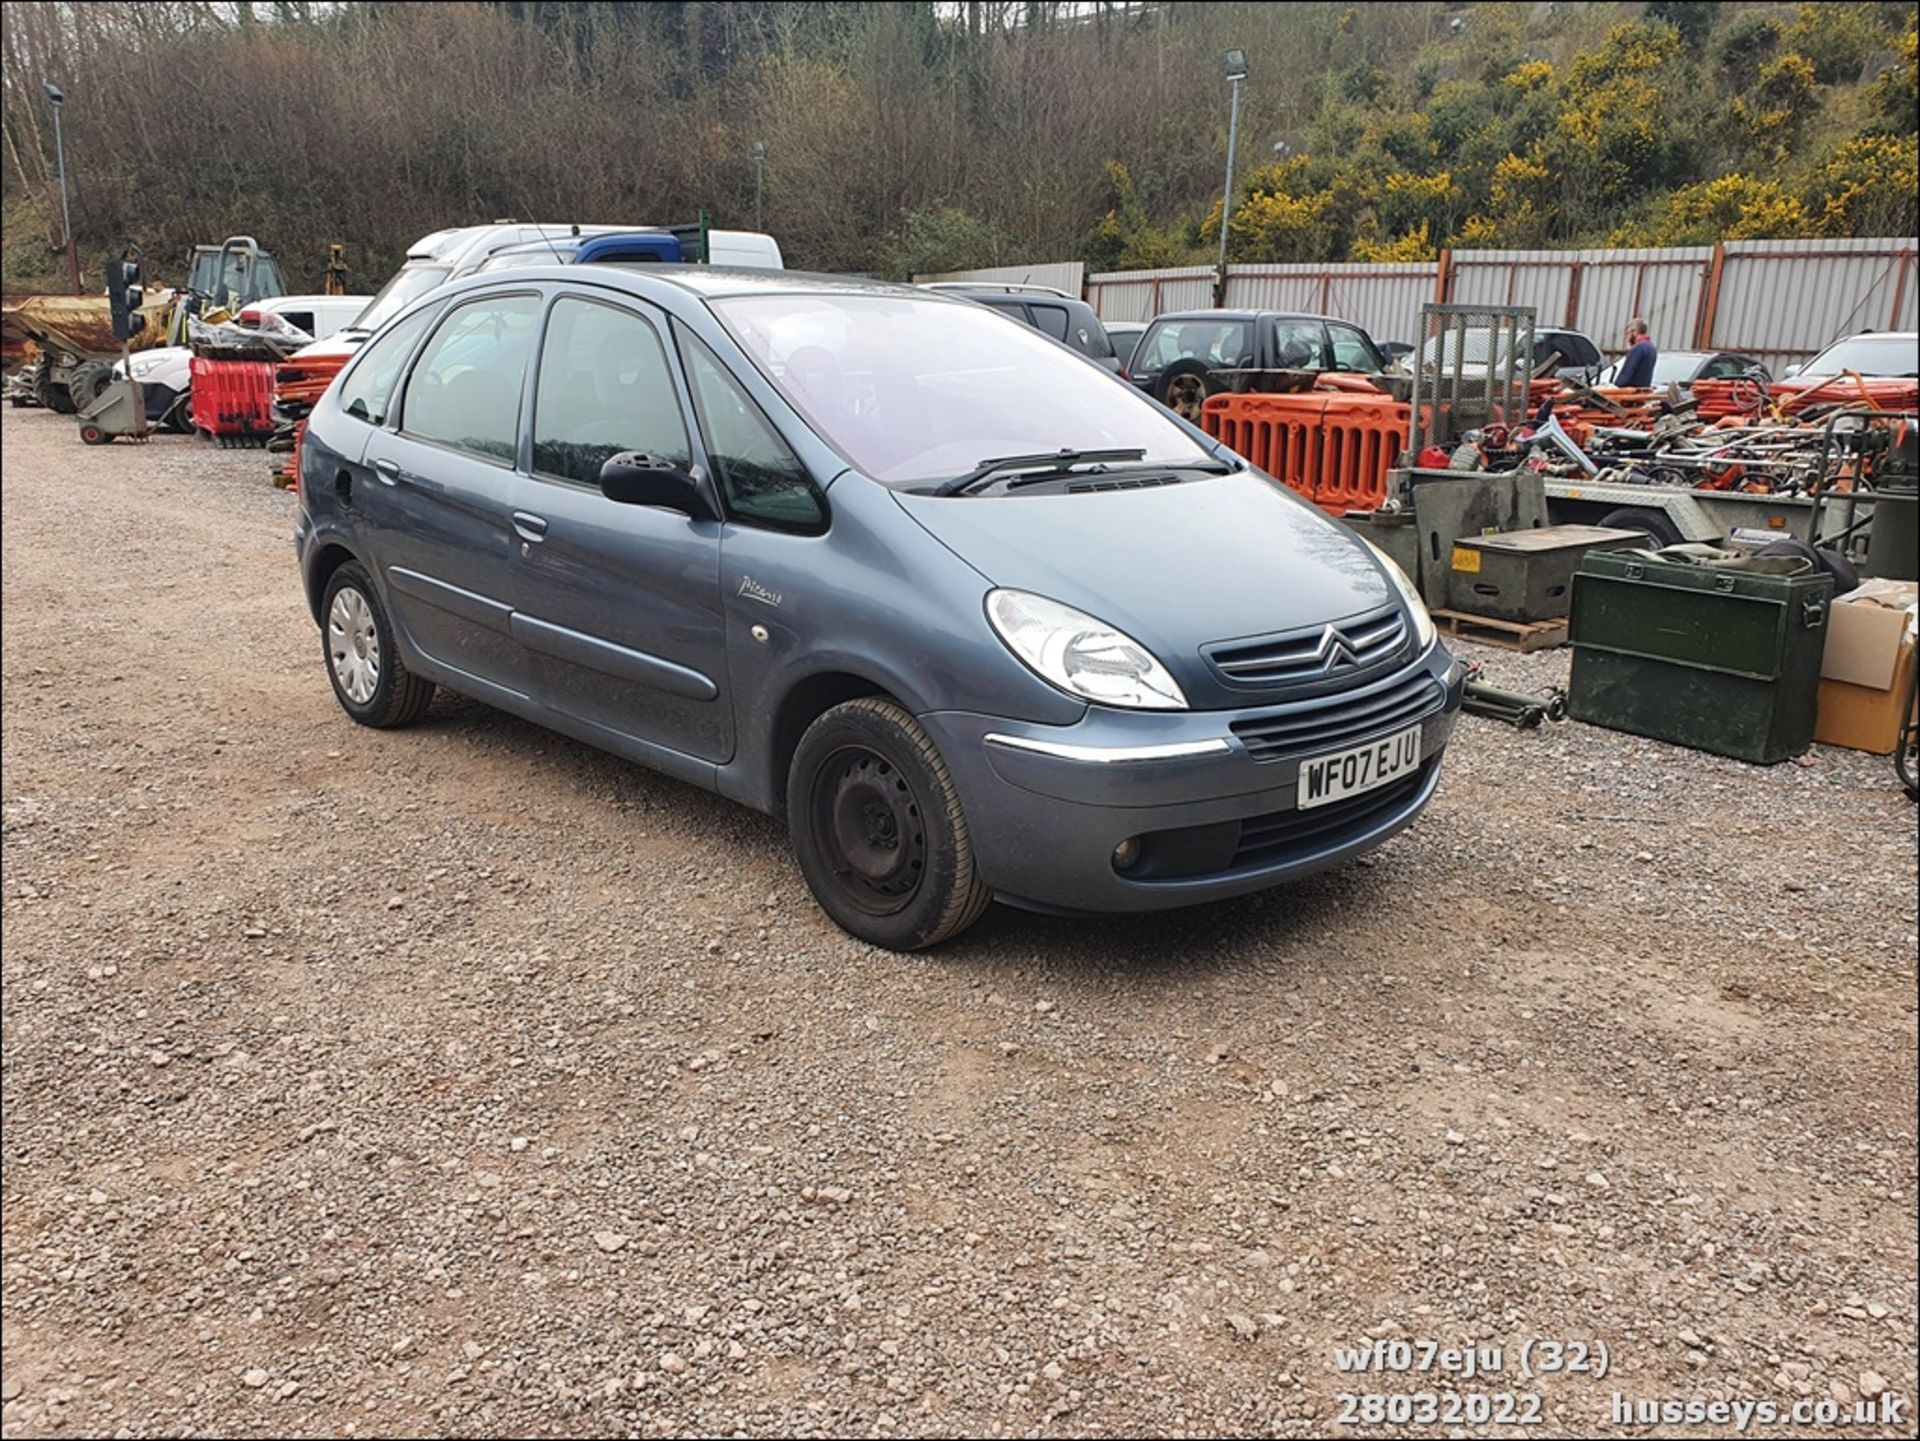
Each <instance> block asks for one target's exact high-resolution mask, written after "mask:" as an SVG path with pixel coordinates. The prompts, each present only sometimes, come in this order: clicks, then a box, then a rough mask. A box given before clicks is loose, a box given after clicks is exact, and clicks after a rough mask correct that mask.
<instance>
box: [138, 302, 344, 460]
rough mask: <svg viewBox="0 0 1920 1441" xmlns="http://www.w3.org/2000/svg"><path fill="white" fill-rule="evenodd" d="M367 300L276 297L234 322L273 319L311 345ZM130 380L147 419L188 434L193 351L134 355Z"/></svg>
mask: <svg viewBox="0 0 1920 1441" xmlns="http://www.w3.org/2000/svg"><path fill="white" fill-rule="evenodd" d="M372 298H373V297H371V296H368V295H276V296H273V297H271V298H269V299H266V300H256V301H254V302H253V303H252V304H250V305H248V306H247V307H246V308H245V309H243V310H242V311H241V312H240V313H239V315H237V316H235V317H234V322H235V323H236V324H238V325H241V326H246V327H257V326H258V325H259V324H260V323H261V321H262V320H263V318H264V317H266V316H270V315H271V316H278V317H279V318H280V319H281V320H284V321H285V322H286V323H287V324H289V325H291V326H293V327H294V328H295V329H297V330H301V331H304V332H305V333H306V334H308V335H310V336H312V337H313V338H314V339H315V340H316V341H321V340H325V339H327V338H328V337H329V336H332V335H334V334H336V333H338V332H339V331H340V330H341V329H342V328H343V327H345V326H346V325H347V324H348V323H349V322H350V321H352V320H353V319H354V317H355V316H357V315H359V314H360V312H361V311H363V310H365V309H366V308H367V302H368V301H369V300H371V299H372ZM126 373H127V362H126V361H125V360H116V361H115V362H114V363H113V374H114V375H117V376H124V375H126ZM133 378H134V379H135V380H137V381H139V382H140V389H141V394H142V396H143V397H144V398H145V400H146V407H147V419H148V420H149V421H151V422H153V423H154V424H155V425H164V426H166V427H167V428H168V429H169V430H176V431H180V432H182V433H185V432H187V431H190V430H192V429H193V410H192V392H193V351H192V350H191V349H190V348H189V347H187V346H184V345H161V346H156V347H155V348H153V349H152V350H141V351H136V352H135V353H134V356H133Z"/></svg>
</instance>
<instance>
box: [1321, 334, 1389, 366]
mask: <svg viewBox="0 0 1920 1441" xmlns="http://www.w3.org/2000/svg"><path fill="white" fill-rule="evenodd" d="M1327 333H1328V334H1329V335H1330V336H1332V337H1333V368H1334V369H1335V370H1350V371H1353V372H1355V373H1356V374H1359V375H1378V374H1380V372H1381V371H1383V370H1385V369H1386V368H1387V364H1386V361H1385V360H1383V359H1382V358H1381V356H1380V352H1379V351H1377V350H1375V349H1374V348H1373V342H1372V341H1370V340H1368V339H1367V337H1366V336H1365V335H1363V334H1361V333H1360V332H1359V331H1358V330H1355V329H1354V328H1353V327H1352V326H1351V325H1329V326H1328V327H1327Z"/></svg>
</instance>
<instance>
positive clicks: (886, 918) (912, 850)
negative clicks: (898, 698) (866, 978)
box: [787, 697, 993, 951]
mask: <svg viewBox="0 0 1920 1441" xmlns="http://www.w3.org/2000/svg"><path fill="white" fill-rule="evenodd" d="M787 825H788V830H789V832H790V833H791V835H792V838H793V849H794V854H795V855H796V856H797V857H798V859H799V862H800V870H801V873H802V874H803V875H804V876H805V877H806V878H807V884H808V886H809V887H811V888H812V890H813V895H814V899H815V900H817V901H818V902H819V903H820V907H821V909H822V910H824V911H825V912H826V913H827V914H828V915H829V916H831V917H832V918H833V920H834V922H835V923H836V924H838V925H839V926H840V927H841V928H842V929H843V930H846V931H848V932H850V933H851V934H853V935H855V936H858V937H859V938H860V939H861V940H863V941H869V942H871V943H872V944H874V945H876V946H885V947H886V948H887V949H889V950H895V951H914V950H920V949H922V948H924V947H927V946H933V945H938V944H939V943H940V942H941V941H944V940H946V939H948V938H949V937H951V936H954V935H957V934H959V933H960V932H961V931H963V930H965V929H966V928H967V927H968V926H970V925H972V924H973V923H974V922H975V921H976V920H978V919H979V918H980V914H981V912H983V911H984V910H986V908H987V903H988V902H989V901H990V900H992V898H993V895H992V892H991V891H989V890H988V889H987V888H986V887H985V886H984V885H982V884H981V882H980V878H979V875H978V873H977V872H976V870H975V869H974V860H973V844H972V841H971V839H970V838H969V835H968V832H967V820H966V816H965V814H964V813H963V812H962V810H961V807H960V796H959V793H958V791H956V790H955V788H954V784H953V777H952V776H951V775H950V774H949V773H948V771H947V766H946V762H945V761H944V760H942V759H941V758H940V752H939V750H938V749H936V748H935V746H934V744H933V741H932V740H931V739H930V738H929V737H928V735H927V733H926V732H925V731H924V730H922V729H921V728H920V724H919V722H917V721H916V720H914V718H913V717H912V716H911V715H910V714H909V713H908V712H907V711H905V710H904V709H902V708H901V707H900V706H899V705H897V704H895V703H894V702H893V701H890V700H885V699H881V698H879V697H867V698H863V699H860V700H851V701H846V702H844V703H843V704H841V705H837V706H835V707H834V708H833V709H832V710H830V711H828V712H826V714H824V715H822V716H821V717H820V718H819V719H818V720H816V721H815V722H814V723H813V724H812V725H811V726H809V727H808V728H807V732H806V734H805V735H804V736H802V737H801V738H800V745H799V747H798V748H797V749H796V750H795V751H794V756H793V764H792V766H791V767H790V768H789V770H788V772H787Z"/></svg>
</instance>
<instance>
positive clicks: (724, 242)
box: [299, 220, 786, 357]
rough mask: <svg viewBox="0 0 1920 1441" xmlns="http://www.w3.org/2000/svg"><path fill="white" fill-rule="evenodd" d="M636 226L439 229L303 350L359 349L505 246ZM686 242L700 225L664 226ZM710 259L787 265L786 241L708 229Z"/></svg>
mask: <svg viewBox="0 0 1920 1441" xmlns="http://www.w3.org/2000/svg"><path fill="white" fill-rule="evenodd" d="M642 228H644V227H640V226H633V225H533V224H527V223H523V222H521V221H517V220H502V221H497V222H495V223H494V224H492V225H467V226H462V227H460V228H459V229H456V230H436V231H434V232H433V233H432V234H431V235H423V236H422V237H421V238H420V239H418V240H416V241H415V242H414V243H413V244H412V245H411V246H410V247H408V250H407V258H406V260H405V261H403V262H402V263H401V266H400V268H399V269H398V270H396V271H394V272H393V275H392V277H391V278H390V279H389V280H388V281H387V283H386V284H385V285H383V286H381V287H380V290H379V293H377V294H376V295H375V296H374V297H373V299H372V300H371V301H369V302H368V303H367V308H366V309H365V310H364V311H363V312H362V313H361V314H359V315H357V316H355V317H354V320H353V323H352V324H351V325H348V326H345V327H343V328H342V329H341V330H340V331H339V332H338V333H337V334H336V335H334V337H333V338H332V339H330V340H319V339H318V338H316V341H315V343H314V344H313V345H311V346H309V347H308V348H307V349H305V350H303V351H301V352H299V353H300V354H301V355H302V356H309V357H311V356H320V355H344V354H346V353H347V352H349V351H351V350H353V349H354V348H356V347H357V346H358V345H359V344H360V343H361V342H362V341H364V340H365V339H366V338H367V337H368V336H370V335H372V334H373V332H374V331H376V330H378V329H379V328H380V327H381V326H383V325H385V324H386V323H387V321H388V320H390V319H392V318H393V317H394V316H396V315H398V314H399V313H400V312H401V311H402V310H405V309H406V308H407V306H409V305H411V304H412V303H413V302H414V300H416V299H417V298H418V297H420V296H422V295H425V294H426V293H427V292H428V291H430V290H438V289H439V288H440V287H441V286H443V285H445V284H446V283H447V282H448V281H450V280H458V279H460V278H461V277H462V276H464V275H471V274H473V272H474V271H476V270H478V269H480V267H481V266H483V265H485V264H486V263H487V261H488V260H490V259H492V258H493V257H494V256H495V255H497V254H499V253H500V252H501V251H503V250H508V249H511V248H513V247H514V246H519V245H527V244H530V243H532V242H536V241H541V240H551V241H554V242H556V243H558V242H560V241H564V240H569V239H572V238H574V237H576V236H593V235H606V234H611V233H613V232H615V231H622V230H637V229H642ZM664 228H665V229H668V230H670V231H672V233H673V234H674V235H676V236H678V237H680V238H681V240H682V242H683V243H685V241H687V240H689V239H693V238H695V237H697V236H698V235H699V233H700V227H699V226H667V227H664ZM706 251H707V254H706V263H707V264H709V265H742V266H748V267H750V268H753V269H759V270H783V269H785V268H786V265H785V261H784V259H783V258H782V256H781V254H780V243H779V242H778V241H777V240H775V239H774V238H773V237H772V236H771V235H765V234H762V233H760V232H759V231H755V230H709V231H707V232H706Z"/></svg>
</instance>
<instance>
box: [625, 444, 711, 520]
mask: <svg viewBox="0 0 1920 1441" xmlns="http://www.w3.org/2000/svg"><path fill="white" fill-rule="evenodd" d="M600 493H601V494H602V495H604V496H605V497H606V498H607V499H608V500H614V501H618V502H619V503H620V504H622V505H653V506H658V507H659V508H660V509H662V510H677V511H679V512H680V513H681V514H682V515H685V516H688V517H691V518H692V519H694V520H717V519H719V517H718V516H716V515H715V514H714V513H713V506H712V505H711V503H709V501H708V500H707V493H706V491H705V490H704V489H703V488H702V487H701V485H700V482H699V480H698V479H696V478H695V477H694V476H693V475H691V474H690V473H689V472H687V471H685V470H683V469H682V468H681V467H680V466H678V465H676V464H674V462H672V461H671V460H667V459H665V458H664V457H662V456H658V455H648V454H647V453H646V452H645V451H642V450H623V451H621V452H620V453H619V454H618V455H613V456H609V457H608V458H607V462H606V464H605V465H602V466H601V467H600Z"/></svg>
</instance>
